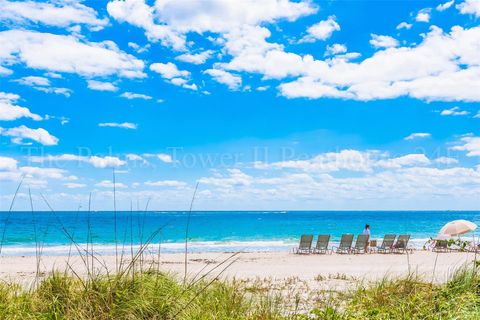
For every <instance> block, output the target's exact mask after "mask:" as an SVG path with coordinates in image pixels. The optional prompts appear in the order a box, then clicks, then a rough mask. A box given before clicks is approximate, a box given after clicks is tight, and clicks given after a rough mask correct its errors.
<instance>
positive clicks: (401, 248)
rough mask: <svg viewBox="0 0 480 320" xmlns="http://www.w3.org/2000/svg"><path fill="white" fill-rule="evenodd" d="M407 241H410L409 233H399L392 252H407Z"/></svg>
mask: <svg viewBox="0 0 480 320" xmlns="http://www.w3.org/2000/svg"><path fill="white" fill-rule="evenodd" d="M408 241H410V235H409V234H401V235H399V236H398V240H397V242H396V243H395V245H394V246H393V252H394V253H407V252H408Z"/></svg>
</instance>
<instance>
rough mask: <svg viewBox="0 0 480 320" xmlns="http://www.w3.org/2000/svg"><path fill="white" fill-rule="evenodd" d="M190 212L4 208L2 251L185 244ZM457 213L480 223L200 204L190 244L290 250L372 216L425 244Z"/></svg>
mask: <svg viewBox="0 0 480 320" xmlns="http://www.w3.org/2000/svg"><path fill="white" fill-rule="evenodd" d="M115 215H116V219H115ZM188 217H189V214H188V212H185V211H175V212H174V211H168V212H163V211H148V212H139V211H134V212H117V213H116V214H115V213H114V212H110V211H105V212H90V213H89V212H55V213H52V212H33V213H32V212H18V211H16V212H11V213H8V212H0V237H1V238H3V248H2V252H1V255H34V254H35V248H36V245H35V243H38V244H41V246H42V248H43V254H44V255H64V254H67V253H68V251H69V250H70V243H71V241H70V237H71V238H73V239H74V240H75V242H76V243H78V244H81V245H83V244H86V243H87V242H90V243H93V244H94V249H95V251H96V252H97V253H99V254H112V253H115V247H117V250H121V249H122V248H123V249H124V250H130V247H131V246H134V247H135V246H138V245H139V244H140V243H145V242H146V241H147V240H148V238H149V237H150V236H151V235H152V234H154V233H155V232H156V231H158V235H157V236H156V237H154V239H152V241H151V247H155V248H156V249H158V248H160V250H161V252H166V253H168V252H172V253H173V252H183V251H184V241H185V229H186V225H187V220H188ZM456 219H466V220H470V221H473V222H476V223H477V224H478V223H480V212H478V211H200V212H199V211H195V212H192V213H191V214H190V224H189V236H188V238H189V251H191V252H225V251H228V252H230V251H285V250H291V249H292V248H293V247H294V246H295V245H296V244H297V242H298V239H299V237H300V235H301V234H308V233H311V234H315V235H317V234H331V235H332V242H333V243H335V242H337V241H338V240H339V238H340V236H341V235H342V233H354V234H359V233H361V232H362V230H363V227H364V226H365V224H366V223H368V224H370V226H371V234H372V238H374V239H375V238H376V239H381V238H382V237H383V235H384V234H386V233H395V234H410V235H411V236H412V245H413V246H415V247H422V246H423V244H424V243H425V242H426V241H427V240H428V239H429V238H430V237H434V236H435V235H436V234H437V233H438V231H439V230H440V228H441V227H442V226H443V225H444V224H445V223H447V222H449V221H451V220H456ZM115 221H116V223H115ZM115 224H116V230H117V232H116V239H117V246H115V232H114V230H115ZM65 230H66V231H65ZM67 233H68V235H67ZM89 235H90V239H91V240H88V239H89V238H88V237H89ZM468 237H470V236H468ZM73 253H75V250H73Z"/></svg>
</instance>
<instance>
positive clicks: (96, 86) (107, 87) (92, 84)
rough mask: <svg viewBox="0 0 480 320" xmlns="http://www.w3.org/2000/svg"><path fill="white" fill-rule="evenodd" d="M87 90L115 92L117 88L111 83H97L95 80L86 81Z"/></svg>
mask: <svg viewBox="0 0 480 320" xmlns="http://www.w3.org/2000/svg"><path fill="white" fill-rule="evenodd" d="M87 84H88V88H89V89H92V90H97V91H112V92H114V91H117V90H118V87H116V86H115V85H114V84H113V83H111V82H105V81H97V80H87Z"/></svg>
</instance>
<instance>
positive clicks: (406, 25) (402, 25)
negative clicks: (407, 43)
mask: <svg viewBox="0 0 480 320" xmlns="http://www.w3.org/2000/svg"><path fill="white" fill-rule="evenodd" d="M411 27H412V24H411V23H407V22H405V21H404V22H400V23H399V24H398V25H397V30H400V29H407V30H408V29H410V28H411Z"/></svg>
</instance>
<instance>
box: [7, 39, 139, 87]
mask: <svg viewBox="0 0 480 320" xmlns="http://www.w3.org/2000/svg"><path fill="white" fill-rule="evenodd" d="M5 63H7V64H9V65H10V64H18V63H23V64H24V65H26V66H27V67H29V68H34V69H41V70H47V71H54V72H66V73H76V74H78V75H81V76H86V77H94V76H110V75H118V76H120V77H126V78H142V77H145V74H144V73H143V68H144V63H143V61H141V60H139V59H137V58H135V57H134V56H132V55H129V54H127V53H124V52H123V51H121V50H120V49H119V48H118V47H117V45H116V44H115V43H113V42H112V41H103V42H88V41H84V40H80V39H78V38H76V37H74V36H66V35H57V34H51V33H40V32H34V31H27V30H7V31H2V32H0V64H5Z"/></svg>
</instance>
